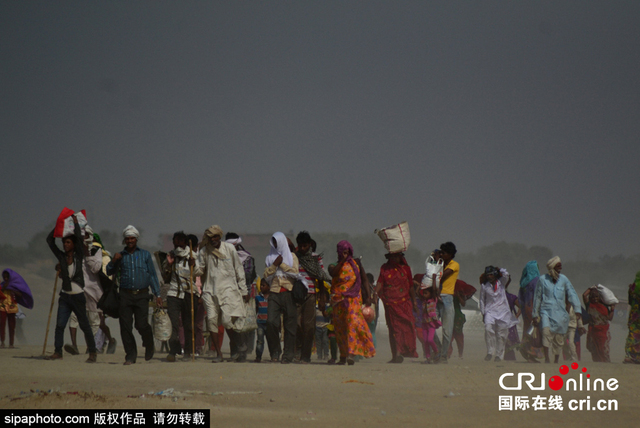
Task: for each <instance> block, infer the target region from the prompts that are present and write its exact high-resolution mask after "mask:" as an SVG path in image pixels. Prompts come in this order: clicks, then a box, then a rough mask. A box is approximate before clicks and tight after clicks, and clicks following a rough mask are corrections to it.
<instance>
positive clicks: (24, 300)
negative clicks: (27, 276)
mask: <svg viewBox="0 0 640 428" xmlns="http://www.w3.org/2000/svg"><path fill="white" fill-rule="evenodd" d="M5 272H6V273H7V274H9V280H8V281H4V275H3V276H2V289H3V290H12V291H17V292H18V293H16V294H15V296H14V297H15V299H16V303H18V304H19V305H22V306H24V307H25V308H27V309H33V295H32V294H31V289H30V288H29V285H27V283H26V282H25V280H24V279H23V278H22V277H21V276H20V274H19V273H18V272H15V271H13V270H11V269H5V270H4V271H2V273H3V274H4V273H5Z"/></svg>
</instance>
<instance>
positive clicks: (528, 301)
mask: <svg viewBox="0 0 640 428" xmlns="http://www.w3.org/2000/svg"><path fill="white" fill-rule="evenodd" d="M539 278H540V270H539V269H538V262H537V261H535V260H531V261H530V262H529V263H527V265H526V266H525V267H524V269H523V270H522V276H521V277H520V292H519V295H518V301H519V302H520V308H521V310H522V321H523V323H524V326H523V332H522V343H521V344H520V353H521V354H522V356H523V357H524V358H525V359H526V360H527V361H529V362H530V363H538V362H539V361H538V359H541V358H542V357H543V355H542V349H541V348H542V340H541V337H542V336H541V334H540V329H539V328H538V327H534V331H535V335H534V336H532V335H531V334H527V332H528V331H529V327H530V326H531V322H532V321H533V315H532V313H533V297H534V296H535V293H536V285H537V284H538V279H539Z"/></svg>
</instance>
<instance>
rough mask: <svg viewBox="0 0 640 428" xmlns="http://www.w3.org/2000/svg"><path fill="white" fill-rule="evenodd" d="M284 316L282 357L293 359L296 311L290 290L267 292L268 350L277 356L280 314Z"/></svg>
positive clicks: (288, 359)
mask: <svg viewBox="0 0 640 428" xmlns="http://www.w3.org/2000/svg"><path fill="white" fill-rule="evenodd" d="M281 314H282V315H283V316H284V354H282V359H283V360H286V361H289V362H291V361H293V353H294V348H295V345H296V327H297V318H298V311H297V309H296V305H295V304H294V303H293V298H292V297H291V291H281V292H280V293H270V294H269V306H267V343H268V344H269V352H270V353H271V355H276V356H277V357H279V356H280V354H281V349H282V348H281V347H280V315H281Z"/></svg>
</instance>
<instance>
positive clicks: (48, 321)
mask: <svg viewBox="0 0 640 428" xmlns="http://www.w3.org/2000/svg"><path fill="white" fill-rule="evenodd" d="M59 276H60V272H56V280H55V282H54V283H53V296H51V307H50V308H49V319H48V320H47V332H46V333H45V334H44V346H43V347H42V356H43V357H44V353H45V351H46V350H47V337H48V336H49V323H50V322H51V312H53V304H54V303H55V301H56V288H58V277H59Z"/></svg>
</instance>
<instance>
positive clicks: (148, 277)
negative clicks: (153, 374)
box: [107, 226, 163, 366]
mask: <svg viewBox="0 0 640 428" xmlns="http://www.w3.org/2000/svg"><path fill="white" fill-rule="evenodd" d="M122 236H123V238H124V239H123V240H122V243H123V244H124V245H125V247H124V250H122V251H120V252H119V253H116V254H115V255H114V256H113V259H112V260H111V261H110V262H109V264H108V265H107V274H108V275H116V276H117V275H118V274H119V275H120V318H119V321H120V335H121V337H122V346H123V347H124V351H125V361H124V365H125V366H129V365H131V364H135V362H136V359H137V358H138V346H137V345H136V339H135V337H134V336H133V325H134V324H133V322H134V318H135V326H136V330H138V333H140V336H142V346H144V347H145V353H144V359H145V360H146V361H149V360H150V359H151V358H153V354H154V353H155V344H154V341H153V331H152V329H151V326H150V325H149V321H148V317H149V300H150V298H151V295H150V294H149V288H151V291H152V292H153V295H154V296H155V297H156V306H157V307H159V308H161V307H162V306H163V302H162V297H161V296H160V284H159V282H158V276H157V274H156V268H155V266H154V265H153V261H152V260H151V254H150V253H149V252H148V251H146V250H143V249H142V248H140V247H138V238H140V232H138V229H136V228H135V227H133V226H127V227H126V228H125V229H124V230H123V232H122Z"/></svg>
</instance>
